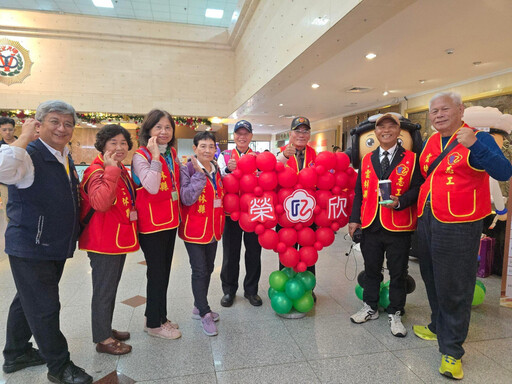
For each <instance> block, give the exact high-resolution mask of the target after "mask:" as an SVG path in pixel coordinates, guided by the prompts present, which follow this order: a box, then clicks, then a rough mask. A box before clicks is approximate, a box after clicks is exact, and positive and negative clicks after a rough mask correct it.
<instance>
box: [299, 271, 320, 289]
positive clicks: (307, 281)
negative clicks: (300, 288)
mask: <svg viewBox="0 0 512 384" xmlns="http://www.w3.org/2000/svg"><path fill="white" fill-rule="evenodd" d="M295 278H299V279H300V280H301V281H302V284H304V287H305V288H306V290H310V289H313V288H315V286H316V277H315V275H313V273H312V272H310V271H305V272H300V273H297V276H296V277H295Z"/></svg>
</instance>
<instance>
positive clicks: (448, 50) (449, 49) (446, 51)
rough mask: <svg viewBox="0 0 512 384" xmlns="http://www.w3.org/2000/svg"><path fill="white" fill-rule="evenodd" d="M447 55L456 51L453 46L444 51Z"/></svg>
mask: <svg viewBox="0 0 512 384" xmlns="http://www.w3.org/2000/svg"><path fill="white" fill-rule="evenodd" d="M444 52H445V53H446V54H447V55H453V53H454V52H455V49H453V48H448V49H446V50H445V51H444Z"/></svg>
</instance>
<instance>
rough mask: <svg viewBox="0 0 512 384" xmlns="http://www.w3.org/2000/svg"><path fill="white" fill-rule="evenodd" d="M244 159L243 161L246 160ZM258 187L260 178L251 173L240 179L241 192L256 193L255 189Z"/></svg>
mask: <svg viewBox="0 0 512 384" xmlns="http://www.w3.org/2000/svg"><path fill="white" fill-rule="evenodd" d="M244 157H254V156H244ZM244 157H242V159H243V158H244ZM257 186H258V178H257V177H256V175H254V174H252V173H250V174H246V175H243V176H242V178H241V179H240V190H241V191H242V192H254V189H255V188H256V187H257Z"/></svg>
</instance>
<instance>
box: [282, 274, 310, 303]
mask: <svg viewBox="0 0 512 384" xmlns="http://www.w3.org/2000/svg"><path fill="white" fill-rule="evenodd" d="M284 291H285V293H286V296H288V297H289V298H290V299H292V300H297V299H300V298H301V297H302V296H304V293H305V292H306V289H305V287H304V284H302V281H301V280H300V279H296V278H293V279H290V280H288V281H287V282H286V285H285V290H284Z"/></svg>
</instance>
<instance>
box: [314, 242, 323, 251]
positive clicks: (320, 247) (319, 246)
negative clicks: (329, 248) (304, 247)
mask: <svg viewBox="0 0 512 384" xmlns="http://www.w3.org/2000/svg"><path fill="white" fill-rule="evenodd" d="M313 247H315V249H316V250H317V251H321V250H322V249H323V248H324V246H323V245H322V243H321V242H319V241H315V243H314V244H313Z"/></svg>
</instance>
